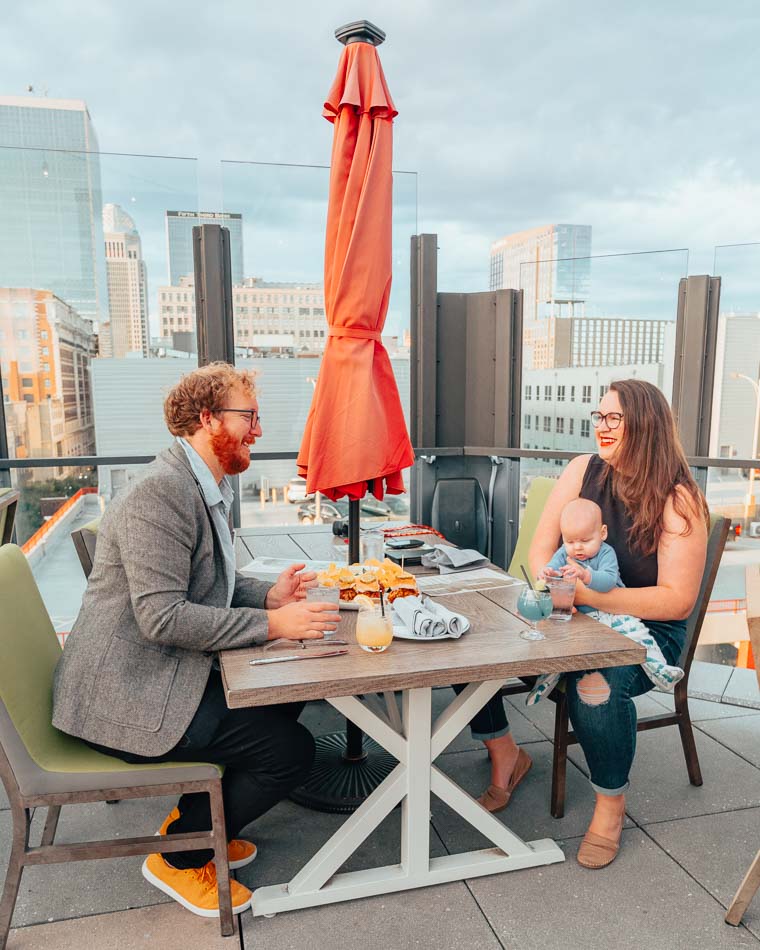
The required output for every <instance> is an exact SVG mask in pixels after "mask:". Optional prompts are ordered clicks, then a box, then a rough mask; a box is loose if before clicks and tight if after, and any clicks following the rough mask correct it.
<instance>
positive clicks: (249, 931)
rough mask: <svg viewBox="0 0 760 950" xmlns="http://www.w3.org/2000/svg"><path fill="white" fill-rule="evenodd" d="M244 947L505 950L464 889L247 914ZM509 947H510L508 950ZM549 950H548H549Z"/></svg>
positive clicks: (430, 889)
mask: <svg viewBox="0 0 760 950" xmlns="http://www.w3.org/2000/svg"><path fill="white" fill-rule="evenodd" d="M242 916H243V919H242V921H241V923H242V928H243V946H244V947H250V948H254V947H266V948H267V950H303V948H304V947H311V948H313V950H322V948H327V947H329V948H330V950H357V947H361V950H395V948H403V950H406V948H414V950H472V948H473V947H476V948H478V950H501V947H502V944H500V943H499V941H498V940H497V939H496V938H495V937H494V935H493V933H492V931H491V928H490V927H489V926H488V923H487V921H486V920H485V918H484V917H483V914H482V913H481V912H480V909H479V908H478V905H477V903H476V902H475V900H474V899H473V897H472V895H471V894H470V892H469V891H468V889H467V887H466V885H465V884H464V883H454V884H444V885H440V886H438V887H423V888H420V889H419V890H416V891H407V892H405V893H399V894H386V895H383V896H382V897H368V898H365V899H364V900H355V901H346V902H345V903H341V904H332V905H328V906H326V907H313V908H309V909H308V910H299V911H291V912H290V913H287V914H278V915H277V916H276V917H275V918H273V919H266V918H264V917H252V916H251V914H248V913H246V914H243V915H242ZM505 946H506V945H505ZM544 950H545V947H544Z"/></svg>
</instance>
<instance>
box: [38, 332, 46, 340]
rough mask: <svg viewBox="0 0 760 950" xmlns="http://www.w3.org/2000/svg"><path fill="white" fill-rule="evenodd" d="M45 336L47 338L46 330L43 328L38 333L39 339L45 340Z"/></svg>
mask: <svg viewBox="0 0 760 950" xmlns="http://www.w3.org/2000/svg"><path fill="white" fill-rule="evenodd" d="M47 338H48V335H47V330H43V331H42V332H41V333H40V339H41V340H47Z"/></svg>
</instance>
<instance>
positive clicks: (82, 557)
mask: <svg viewBox="0 0 760 950" xmlns="http://www.w3.org/2000/svg"><path fill="white" fill-rule="evenodd" d="M98 528H100V518H94V519H93V520H92V521H88V522H87V524H85V525H82V527H81V528H78V529H77V530H76V531H72V532H71V540H72V541H73V542H74V547H75V548H76V552H77V557H78V558H79V563H80V564H81V565H82V570H83V571H84V576H85V577H89V576H90V573H91V572H92V565H93V563H94V561H95V545H96V544H97V541H98Z"/></svg>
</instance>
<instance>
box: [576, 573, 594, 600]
mask: <svg viewBox="0 0 760 950" xmlns="http://www.w3.org/2000/svg"><path fill="white" fill-rule="evenodd" d="M593 595H594V592H593V591H592V590H591V588H590V587H586V585H585V584H584V583H583V581H582V580H581V579H580V578H578V579H577V580H576V582H575V599H574V600H573V603H574V604H575V606H576V607H593V606H594V604H592V603H591V601H590V600H589V597H593Z"/></svg>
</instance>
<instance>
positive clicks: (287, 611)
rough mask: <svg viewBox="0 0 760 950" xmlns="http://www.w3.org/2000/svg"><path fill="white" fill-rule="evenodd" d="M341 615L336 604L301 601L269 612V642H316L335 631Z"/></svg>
mask: <svg viewBox="0 0 760 950" xmlns="http://www.w3.org/2000/svg"><path fill="white" fill-rule="evenodd" d="M339 621H340V614H339V613H338V608H337V607H336V606H335V604H323V603H320V602H319V601H315V600H299V601H293V602H292V603H290V604H285V606H284V607H278V608H277V609H276V610H270V611H269V634H268V636H267V639H268V640H278V639H281V638H284V639H286V640H314V639H317V638H318V637H323V636H324V635H325V633H329V632H330V631H331V630H335V628H336V627H337V626H338V622H339Z"/></svg>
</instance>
